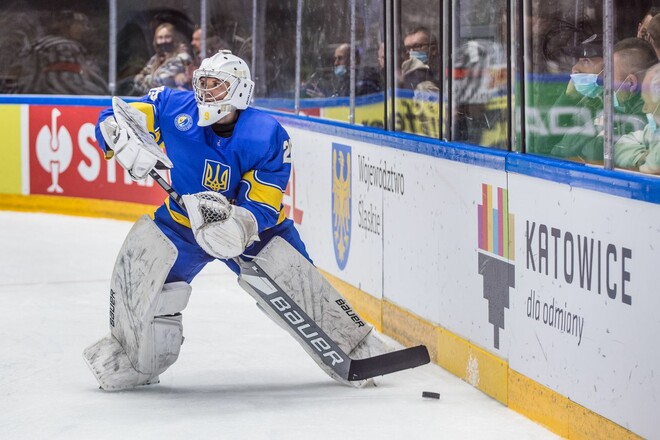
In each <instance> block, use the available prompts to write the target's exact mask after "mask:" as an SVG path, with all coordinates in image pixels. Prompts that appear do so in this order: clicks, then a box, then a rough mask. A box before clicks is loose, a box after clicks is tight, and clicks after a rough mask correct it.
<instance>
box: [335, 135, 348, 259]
mask: <svg viewBox="0 0 660 440" xmlns="http://www.w3.org/2000/svg"><path fill="white" fill-rule="evenodd" d="M332 237H333V240H332V242H333V246H334V249H335V259H336V260H337V265H338V266H339V268H340V269H342V270H343V269H344V268H345V267H346V262H347V261H348V253H349V250H350V248H351V147H349V146H348V145H342V144H337V143H334V142H333V143H332Z"/></svg>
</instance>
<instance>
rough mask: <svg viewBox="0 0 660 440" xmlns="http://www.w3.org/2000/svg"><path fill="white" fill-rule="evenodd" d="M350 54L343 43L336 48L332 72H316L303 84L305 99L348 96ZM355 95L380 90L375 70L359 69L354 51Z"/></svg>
mask: <svg viewBox="0 0 660 440" xmlns="http://www.w3.org/2000/svg"><path fill="white" fill-rule="evenodd" d="M350 54H351V46H350V44H348V43H343V44H340V45H339V46H337V48H336V49H335V52H334V57H333V60H334V61H333V70H332V73H331V74H328V73H327V71H326V72H323V71H317V72H314V74H312V76H311V77H310V78H309V79H308V80H307V81H306V82H305V83H304V84H303V86H302V88H303V93H304V95H305V96H307V97H311V98H321V97H335V96H349V95H350ZM355 66H356V67H355V71H356V79H355V95H356V96H360V95H367V94H369V93H377V92H379V91H381V90H382V87H381V81H380V75H379V73H378V71H377V70H376V69H375V68H372V67H361V66H360V54H359V52H358V51H357V50H356V51H355Z"/></svg>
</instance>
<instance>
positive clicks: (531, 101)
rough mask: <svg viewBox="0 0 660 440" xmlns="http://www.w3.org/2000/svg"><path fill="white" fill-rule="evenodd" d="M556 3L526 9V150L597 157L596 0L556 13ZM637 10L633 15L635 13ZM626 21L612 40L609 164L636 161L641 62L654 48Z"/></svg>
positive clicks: (600, 118)
mask: <svg viewBox="0 0 660 440" xmlns="http://www.w3.org/2000/svg"><path fill="white" fill-rule="evenodd" d="M562 1H563V0H562ZM567 5H568V3H567ZM558 10H561V8H560V9H557V8H547V7H546V6H545V4H544V3H543V2H541V1H533V2H532V8H531V12H532V13H531V16H530V17H526V20H527V22H526V24H527V28H526V30H527V43H528V44H529V45H531V46H530V47H531V50H532V51H534V52H533V54H534V56H531V57H530V59H531V60H532V61H533V62H532V63H531V65H529V66H528V69H527V72H526V80H527V81H526V102H525V121H526V139H525V140H526V149H527V152H530V153H537V154H544V155H551V156H554V157H560V158H565V159H568V160H574V161H578V162H586V163H592V164H602V163H603V157H604V152H603V149H604V132H605V113H604V105H603V94H604V88H603V69H604V58H603V56H604V47H603V36H602V17H601V16H600V12H601V11H602V4H601V2H600V1H595V0H593V1H583V2H578V4H577V5H575V4H573V6H572V7H571V8H568V9H565V10H563V12H562V13H558V12H557V11H558ZM643 16H644V14H643V13H639V15H638V17H640V19H641V18H642V17H643ZM635 25H637V23H635ZM630 28H631V29H630V33H629V35H625V34H624V35H623V37H622V38H621V39H620V41H618V42H617V43H616V44H615V45H614V47H613V48H612V50H613V52H614V56H613V60H612V62H613V90H612V92H613V96H612V97H613V101H614V113H613V115H612V116H613V118H612V119H613V124H614V125H613V127H612V129H613V134H614V142H615V146H614V148H615V151H614V158H615V164H617V165H621V166H625V167H627V168H631V169H636V168H638V167H639V166H640V164H641V163H640V158H639V157H638V154H637V153H635V152H632V153H631V151H633V150H635V148H633V147H632V145H633V144H634V143H635V139H637V138H638V136H641V134H642V132H643V130H644V129H645V126H646V123H647V119H646V115H645V113H648V111H646V110H644V107H645V104H644V100H643V96H642V84H643V80H644V77H645V73H646V70H647V69H648V68H649V67H650V66H652V65H653V64H655V63H656V62H657V55H656V53H655V50H654V49H653V47H652V46H651V45H650V44H649V43H648V42H647V41H645V40H643V39H640V38H636V36H635V35H636V33H635V30H634V29H633V27H632V26H630ZM639 31H640V29H639V26H638V29H637V32H639ZM646 107H649V105H647V106H646ZM625 151H627V152H628V153H625Z"/></svg>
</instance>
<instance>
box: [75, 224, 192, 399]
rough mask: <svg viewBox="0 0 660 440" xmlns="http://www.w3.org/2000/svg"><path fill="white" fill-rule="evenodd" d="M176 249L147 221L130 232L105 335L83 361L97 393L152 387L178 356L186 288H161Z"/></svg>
mask: <svg viewBox="0 0 660 440" xmlns="http://www.w3.org/2000/svg"><path fill="white" fill-rule="evenodd" d="M176 257H177V250H176V247H175V246H174V245H173V244H172V242H171V241H170V240H169V239H168V238H167V237H166V236H165V235H164V234H163V233H162V232H161V231H160V230H159V229H158V227H156V225H155V224H154V223H153V221H151V219H150V218H149V217H147V216H144V217H142V218H141V219H140V220H138V222H137V223H136V224H135V225H134V226H133V228H132V229H131V231H130V232H129V234H128V236H127V237H126V240H125V241H124V244H123V246H122V249H121V251H120V252H119V256H118V257H117V262H116V263H115V269H114V271H113V275H112V281H111V290H110V335H108V336H106V337H105V338H102V339H101V340H100V341H98V342H96V343H95V344H92V345H91V346H89V347H87V348H86V349H85V350H84V352H83V357H84V358H85V361H86V362H87V364H88V365H89V367H90V369H91V370H92V372H93V373H94V376H95V377H96V379H97V380H98V382H99V384H100V385H101V388H103V389H105V390H121V389H126V388H132V387H134V386H137V385H142V384H147V383H154V382H157V381H158V375H159V374H161V373H163V372H164V371H165V370H166V369H167V368H168V367H169V366H170V365H172V364H173V363H174V362H175V361H176V359H177V358H178V356H179V351H180V348H181V344H182V342H183V326H182V316H181V313H179V312H181V311H182V310H183V309H184V308H185V307H186V305H187V304H188V299H189V298H190V292H191V288H190V285H189V284H187V283H185V282H176V283H169V284H165V285H163V283H164V281H165V278H166V277H167V274H168V273H169V271H170V269H171V268H172V265H173V264H174V261H175V260H176Z"/></svg>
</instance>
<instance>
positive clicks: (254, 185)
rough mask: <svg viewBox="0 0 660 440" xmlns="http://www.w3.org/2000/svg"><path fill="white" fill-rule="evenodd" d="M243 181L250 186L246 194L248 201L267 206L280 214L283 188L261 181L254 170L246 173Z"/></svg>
mask: <svg viewBox="0 0 660 440" xmlns="http://www.w3.org/2000/svg"><path fill="white" fill-rule="evenodd" d="M243 181H244V182H246V183H247V184H248V190H247V192H246V194H245V197H246V198H247V199H248V200H251V201H253V202H257V203H261V204H263V205H267V206H269V207H270V208H272V209H273V210H275V212H277V213H280V209H281V207H282V197H283V191H282V189H281V188H279V187H277V186H275V185H269V184H268V183H266V182H261V181H259V180H258V179H257V177H256V176H255V171H254V170H252V171H249V172H247V173H245V174H244V175H243Z"/></svg>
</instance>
